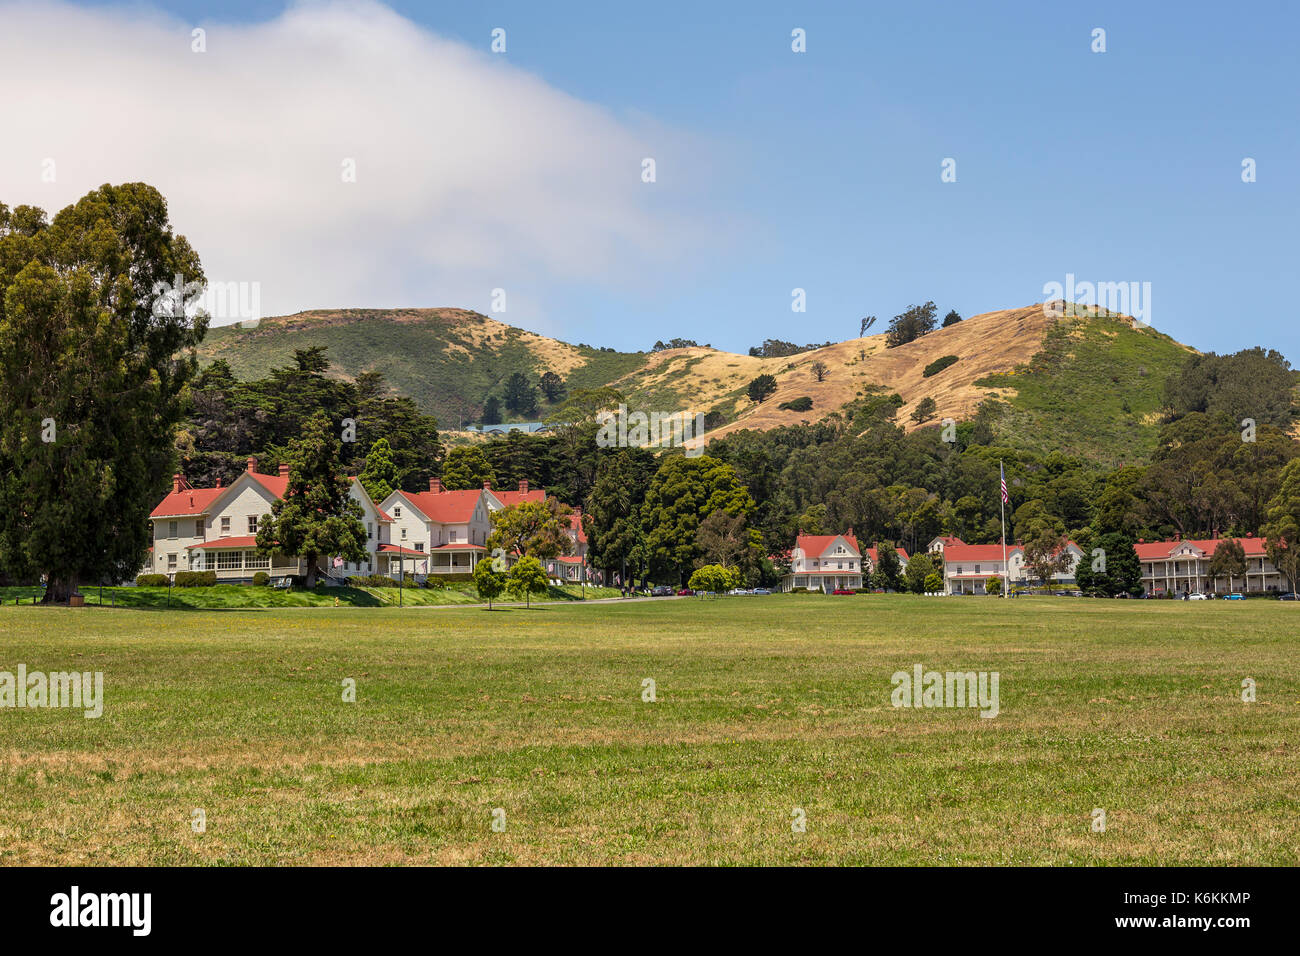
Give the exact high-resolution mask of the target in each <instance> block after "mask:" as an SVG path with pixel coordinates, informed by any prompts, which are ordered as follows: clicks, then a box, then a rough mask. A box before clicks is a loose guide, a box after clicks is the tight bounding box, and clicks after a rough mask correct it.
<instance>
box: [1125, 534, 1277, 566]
mask: <svg viewBox="0 0 1300 956" xmlns="http://www.w3.org/2000/svg"><path fill="white" fill-rule="evenodd" d="M1231 540H1234V539H1232V538H1200V539H1196V538H1184V539H1183V540H1182V541H1143V542H1139V543H1138V544H1135V545H1133V550H1134V551H1136V552H1137V556H1138V560H1140V561H1164V560H1165V559H1166V558H1169V557H1171V556H1172V554H1173V552H1174V551H1177V550H1179V549H1180V548H1182V547H1183V546H1184V545H1191V546H1192V547H1193V548H1195V549H1196V550H1197V551H1200V552H1201V553H1202V554H1203V555H1204V556H1205V557H1207V558H1208V557H1210V556H1211V555H1212V554H1214V551H1215V549H1216V548H1217V547H1218V546H1219V545H1220V544H1221V543H1223V542H1224V541H1231ZM1235 540H1237V541H1240V542H1241V547H1242V550H1244V551H1245V552H1246V557H1248V558H1262V557H1264V555H1265V550H1264V549H1265V546H1266V544H1267V541H1266V539H1264V538H1237V539H1235Z"/></svg>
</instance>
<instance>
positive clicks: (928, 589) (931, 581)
mask: <svg viewBox="0 0 1300 956" xmlns="http://www.w3.org/2000/svg"><path fill="white" fill-rule="evenodd" d="M993 580H995V581H997V578H994V579H993ZM998 583H999V584H1001V582H998ZM942 590H943V576H942V575H940V574H939V572H938V571H931V572H930V573H929V574H927V575H926V576H925V593H926V594H938V593H939V592H940V591H942Z"/></svg>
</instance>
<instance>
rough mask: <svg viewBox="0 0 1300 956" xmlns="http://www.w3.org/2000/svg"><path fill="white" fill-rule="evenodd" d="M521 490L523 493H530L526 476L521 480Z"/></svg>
mask: <svg viewBox="0 0 1300 956" xmlns="http://www.w3.org/2000/svg"><path fill="white" fill-rule="evenodd" d="M519 491H520V492H521V493H522V494H525V495H526V494H528V479H527V478H524V479H522V480H521V481H520V482H519Z"/></svg>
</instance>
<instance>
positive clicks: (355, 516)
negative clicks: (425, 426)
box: [257, 412, 366, 588]
mask: <svg viewBox="0 0 1300 956" xmlns="http://www.w3.org/2000/svg"><path fill="white" fill-rule="evenodd" d="M341 448H342V446H341V445H340V444H339V440H338V439H337V438H335V437H334V429H333V426H332V425H331V424H330V422H329V420H328V419H327V418H326V417H325V414H324V413H323V412H317V413H316V414H315V415H313V416H312V417H311V418H310V419H308V420H307V424H306V425H305V426H304V427H303V432H302V437H301V438H299V439H298V440H297V441H295V442H292V443H290V445H289V452H288V455H287V457H288V459H289V485H288V488H287V489H286V490H285V493H284V497H283V498H281V499H280V500H278V501H276V502H275V503H274V504H273V505H271V514H270V515H269V516H266V517H264V518H263V520H262V521H260V522H258V526H257V550H258V552H259V553H261V554H271V553H272V552H276V551H278V552H279V553H281V554H287V555H289V556H290V557H296V558H302V559H304V560H305V561H306V562H307V587H309V588H310V587H315V586H316V564H317V562H318V561H320V559H321V558H323V557H327V556H330V555H337V556H339V557H341V558H342V559H343V560H344V561H361V560H363V559H364V558H365V556H366V526H365V525H364V524H362V523H361V519H362V518H364V517H365V513H364V512H363V511H362V510H361V505H359V504H357V502H356V501H354V500H353V499H352V497H351V496H350V495H349V494H348V488H349V484H350V483H349V482H348V480H347V478H345V477H344V476H343V473H342V465H341V462H340V455H341Z"/></svg>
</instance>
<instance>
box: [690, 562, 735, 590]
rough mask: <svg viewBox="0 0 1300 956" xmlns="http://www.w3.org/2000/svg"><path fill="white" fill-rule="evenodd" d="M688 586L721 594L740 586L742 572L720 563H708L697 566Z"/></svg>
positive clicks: (692, 588)
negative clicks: (700, 566)
mask: <svg viewBox="0 0 1300 956" xmlns="http://www.w3.org/2000/svg"><path fill="white" fill-rule="evenodd" d="M686 586H687V587H688V588H690V589H691V590H692V591H709V592H711V593H714V594H721V593H725V592H727V591H730V590H731V589H732V588H734V587H739V586H740V572H739V571H737V570H735V569H734V568H724V567H723V566H722V565H720V564H706V565H704V567H702V568H696V569H695V571H694V572H693V573H692V574H691V579H690V581H688V582H687V583H686Z"/></svg>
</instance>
